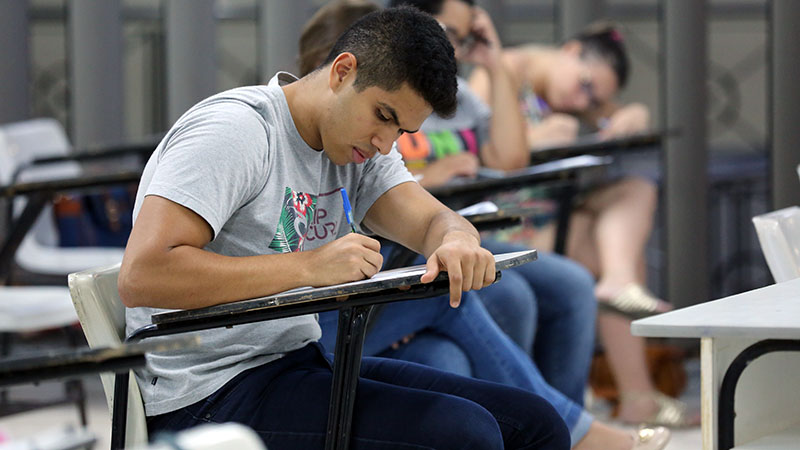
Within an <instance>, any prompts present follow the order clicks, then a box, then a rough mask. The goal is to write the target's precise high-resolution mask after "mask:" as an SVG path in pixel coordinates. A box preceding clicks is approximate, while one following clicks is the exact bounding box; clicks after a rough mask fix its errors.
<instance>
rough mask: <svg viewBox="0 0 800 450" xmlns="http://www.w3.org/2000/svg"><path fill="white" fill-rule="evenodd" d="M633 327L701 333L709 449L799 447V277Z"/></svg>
mask: <svg viewBox="0 0 800 450" xmlns="http://www.w3.org/2000/svg"><path fill="white" fill-rule="evenodd" d="M631 331H632V332H633V334H634V335H637V336H646V337H676V338H700V344H701V347H700V348H701V400H702V403H701V404H702V419H703V420H702V429H703V449H705V450H717V449H720V450H727V449H729V448H734V447H733V444H734V441H735V442H740V443H742V444H740V445H739V446H736V447H735V448H736V449H750V450H753V449H757V448H761V449H766V448H769V449H778V448H785V449H790V448H791V449H795V448H798V447H800V444H798V442H799V441H800V278H798V279H794V280H791V281H787V282H784V283H779V284H775V285H772V286H767V287H765V288H761V289H756V290H753V291H749V292H745V293H742V294H738V295H733V296H730V297H726V298H723V299H720V300H715V301H710V302H706V303H702V304H699V305H695V306H691V307H688V308H683V309H680V310H676V311H671V312H668V313H665V314H660V315H657V316H653V317H649V318H646V319H641V320H637V321H635V322H633V325H632V326H631ZM762 355H763V356H762ZM745 368H746V369H747V370H744V369H745ZM726 374H727V375H726ZM739 374H741V378H739V377H738V375H739ZM734 399H735V403H734ZM734 407H735V409H734ZM734 411H735V413H734ZM734 416H735V417H736V427H735V429H734V426H733V425H734ZM734 430H735V433H734ZM734 437H735V440H734Z"/></svg>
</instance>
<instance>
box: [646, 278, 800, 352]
mask: <svg viewBox="0 0 800 450" xmlns="http://www.w3.org/2000/svg"><path fill="white" fill-rule="evenodd" d="M631 332H632V333H633V334H634V335H636V336H647V337H683V338H703V337H741V338H757V339H800V278H796V279H794V280H790V281H786V282H783V283H779V284H774V285H771V286H767V287H764V288H760V289H755V290H752V291H749V292H744V293H742V294H737V295H732V296H730V297H726V298H723V299H720V300H714V301H710V302H706V303H702V304H699V305H695V306H690V307H687V308H682V309H679V310H675V311H670V312H668V313H664V314H659V315H657V316H652V317H648V318H645V319H640V320H637V321H634V322H633V324H632V325H631Z"/></svg>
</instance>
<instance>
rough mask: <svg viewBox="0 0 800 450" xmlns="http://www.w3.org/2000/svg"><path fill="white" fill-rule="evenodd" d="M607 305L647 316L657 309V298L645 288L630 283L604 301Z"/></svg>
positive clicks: (635, 314)
mask: <svg viewBox="0 0 800 450" xmlns="http://www.w3.org/2000/svg"><path fill="white" fill-rule="evenodd" d="M605 303H607V304H608V305H609V306H611V307H612V308H614V309H616V310H618V311H619V312H622V313H624V314H628V315H631V316H648V315H652V314H654V313H655V312H656V311H657V310H658V305H659V300H658V299H657V298H656V297H654V296H653V295H652V294H650V293H649V292H648V291H647V290H646V289H645V288H643V287H642V286H641V285H639V284H636V283H631V284H628V285H626V286H625V287H624V288H622V291H620V293H619V294H617V295H616V296H614V297H612V298H610V299H608V300H606V301H605Z"/></svg>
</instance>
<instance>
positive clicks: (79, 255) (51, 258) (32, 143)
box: [0, 119, 123, 284]
mask: <svg viewBox="0 0 800 450" xmlns="http://www.w3.org/2000/svg"><path fill="white" fill-rule="evenodd" d="M70 148H71V147H70V144H69V141H68V140H67V136H66V134H65V133H64V130H63V128H62V127H61V124H60V123H59V122H58V121H56V120H55V119H33V120H27V121H24V122H15V123H9V124H4V125H2V126H0V185H9V184H12V183H27V182H37V181H51V180H55V179H64V178H78V177H81V176H82V175H84V171H83V169H82V167H81V165H80V164H78V163H77V162H74V161H67V162H58V163H52V164H32V162H33V161H34V160H36V159H39V158H46V157H55V156H66V155H67V154H68V153H69V152H70ZM26 202H27V199H26V198H24V197H17V198H15V199H14V201H13V202H12V203H13V205H12V207H11V208H10V213H9V217H8V219H9V222H11V221H13V220H14V219H15V218H16V217H18V216H19V214H20V213H21V212H22V210H23V209H24V207H25V204H26ZM8 231H9V232H10V231H11V224H10V223H9V230H8ZM122 254H123V250H122V249H121V248H111V247H73V248H64V247H58V233H57V230H56V227H55V222H54V219H53V212H52V207H51V206H50V205H45V207H44V209H43V211H42V213H41V214H40V215H39V217H38V218H36V222H35V223H34V225H33V227H32V228H31V230H30V232H28V233H27V234H26V235H25V237H24V238H23V240H22V242H21V243H20V245H19V248H18V249H17V251H16V252H15V254H14V262H15V263H16V265H17V266H18V267H19V268H21V269H22V270H23V271H25V272H28V273H32V274H39V275H44V276H50V277H51V278H55V280H57V282H60V283H59V284H63V280H64V279H65V278H66V276H67V274H69V273H72V272H77V271H80V270H84V269H86V268H89V267H98V266H105V265H109V264H113V263H116V262H119V261H121V260H122ZM3 275H7V274H0V278H2V277H3ZM48 284H51V283H48Z"/></svg>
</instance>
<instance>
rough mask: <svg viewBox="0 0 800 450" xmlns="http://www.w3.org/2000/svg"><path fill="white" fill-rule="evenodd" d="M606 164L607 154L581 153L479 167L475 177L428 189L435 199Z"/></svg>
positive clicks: (498, 187) (508, 185)
mask: <svg viewBox="0 0 800 450" xmlns="http://www.w3.org/2000/svg"><path fill="white" fill-rule="evenodd" d="M610 163H611V157H608V156H593V155H582V156H575V157H572V158H564V159H560V160H557V161H550V162H546V163H542V164H536V165H533V166H528V167H525V168H524V169H519V170H511V171H500V170H493V169H486V168H482V169H481V170H480V171H479V173H478V177H476V178H469V177H463V178H456V179H454V180H452V181H451V182H449V183H447V184H445V185H442V186H437V187H434V188H430V189H428V192H430V193H431V194H432V195H433V196H434V197H437V198H441V197H452V196H457V195H464V194H470V193H476V192H480V193H490V192H495V191H502V190H508V189H511V188H513V187H520V186H523V185H534V184H535V183H537V182H543V181H549V180H553V179H558V178H559V177H565V176H566V175H569V174H571V173H574V172H576V171H579V170H586V169H591V168H595V167H603V166H606V165H608V164H610Z"/></svg>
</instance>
